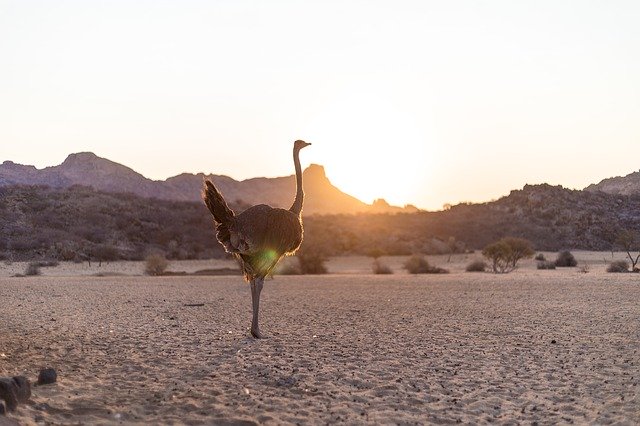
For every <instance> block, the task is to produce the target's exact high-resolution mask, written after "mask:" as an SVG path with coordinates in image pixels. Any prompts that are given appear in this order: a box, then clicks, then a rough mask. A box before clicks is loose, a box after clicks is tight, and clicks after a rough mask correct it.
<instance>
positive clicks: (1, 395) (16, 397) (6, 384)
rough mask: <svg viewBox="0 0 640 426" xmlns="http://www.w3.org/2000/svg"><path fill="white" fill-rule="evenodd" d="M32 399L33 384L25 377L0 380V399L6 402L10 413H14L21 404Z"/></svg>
mask: <svg viewBox="0 0 640 426" xmlns="http://www.w3.org/2000/svg"><path fill="white" fill-rule="evenodd" d="M30 397H31V383H30V382H29V380H28V379H27V378H26V377H24V376H15V377H12V378H6V377H3V378H0V399H3V400H4V403H5V404H6V408H7V410H8V411H14V410H15V409H16V407H17V406H18V404H19V403H24V402H27V401H28V400H29V398H30Z"/></svg>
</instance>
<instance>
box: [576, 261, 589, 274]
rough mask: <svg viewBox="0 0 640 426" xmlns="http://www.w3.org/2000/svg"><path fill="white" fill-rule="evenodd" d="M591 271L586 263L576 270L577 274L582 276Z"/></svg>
mask: <svg viewBox="0 0 640 426" xmlns="http://www.w3.org/2000/svg"><path fill="white" fill-rule="evenodd" d="M590 270H591V268H590V267H589V264H588V263H583V264H582V265H580V267H579V268H578V272H580V273H582V274H588V273H589V271H590Z"/></svg>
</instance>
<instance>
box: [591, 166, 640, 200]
mask: <svg viewBox="0 0 640 426" xmlns="http://www.w3.org/2000/svg"><path fill="white" fill-rule="evenodd" d="M585 191H602V192H607V193H609V194H621V195H633V194H640V171H637V172H633V173H630V174H628V175H626V176H616V177H612V178H608V179H604V180H602V181H600V182H599V183H596V184H592V185H589V186H587V187H586V188H585Z"/></svg>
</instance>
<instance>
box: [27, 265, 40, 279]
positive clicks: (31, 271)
mask: <svg viewBox="0 0 640 426" xmlns="http://www.w3.org/2000/svg"><path fill="white" fill-rule="evenodd" d="M24 274H25V275H26V276H34V275H40V274H41V272H40V265H38V263H37V262H30V263H29V264H28V265H27V269H25V270H24Z"/></svg>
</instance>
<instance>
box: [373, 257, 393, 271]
mask: <svg viewBox="0 0 640 426" xmlns="http://www.w3.org/2000/svg"><path fill="white" fill-rule="evenodd" d="M371 268H372V269H373V273H374V274H377V275H389V274H393V271H392V270H391V268H390V267H388V266H387V265H385V264H384V263H382V262H381V261H380V259H376V260H374V261H373V264H372V266H371Z"/></svg>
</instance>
